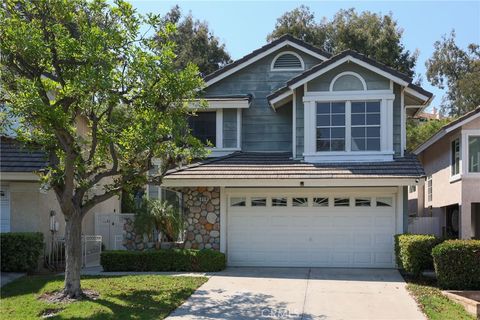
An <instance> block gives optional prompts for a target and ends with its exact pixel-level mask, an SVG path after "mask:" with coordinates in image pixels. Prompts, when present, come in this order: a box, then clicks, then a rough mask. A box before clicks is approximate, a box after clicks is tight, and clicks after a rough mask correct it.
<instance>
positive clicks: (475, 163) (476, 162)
mask: <svg viewBox="0 0 480 320" xmlns="http://www.w3.org/2000/svg"><path fill="white" fill-rule="evenodd" d="M468 172H480V136H468Z"/></svg>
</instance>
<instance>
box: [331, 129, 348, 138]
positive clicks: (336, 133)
mask: <svg viewBox="0 0 480 320" xmlns="http://www.w3.org/2000/svg"><path fill="white" fill-rule="evenodd" d="M331 130H332V138H345V128H332V129H331Z"/></svg>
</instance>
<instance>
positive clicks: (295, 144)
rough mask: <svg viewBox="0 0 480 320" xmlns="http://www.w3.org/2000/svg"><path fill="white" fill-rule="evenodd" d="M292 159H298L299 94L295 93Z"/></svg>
mask: <svg viewBox="0 0 480 320" xmlns="http://www.w3.org/2000/svg"><path fill="white" fill-rule="evenodd" d="M292 157H293V158H294V159H295V158H296V157H297V94H296V92H295V91H293V103H292Z"/></svg>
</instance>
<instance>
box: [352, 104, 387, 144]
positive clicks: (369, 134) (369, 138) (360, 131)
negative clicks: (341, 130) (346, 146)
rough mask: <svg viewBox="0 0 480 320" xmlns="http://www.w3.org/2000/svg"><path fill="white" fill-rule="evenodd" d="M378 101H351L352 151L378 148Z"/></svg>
mask: <svg viewBox="0 0 480 320" xmlns="http://www.w3.org/2000/svg"><path fill="white" fill-rule="evenodd" d="M380 116H381V115H380V101H355V102H352V103H351V128H352V134H351V136H352V137H351V146H352V151H379V150H380Z"/></svg>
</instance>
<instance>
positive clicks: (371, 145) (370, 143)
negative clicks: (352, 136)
mask: <svg viewBox="0 0 480 320" xmlns="http://www.w3.org/2000/svg"><path fill="white" fill-rule="evenodd" d="M367 150H369V151H379V150H380V139H367Z"/></svg>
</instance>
